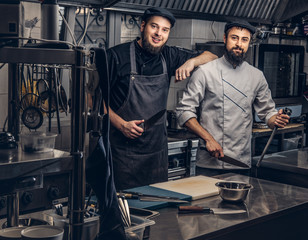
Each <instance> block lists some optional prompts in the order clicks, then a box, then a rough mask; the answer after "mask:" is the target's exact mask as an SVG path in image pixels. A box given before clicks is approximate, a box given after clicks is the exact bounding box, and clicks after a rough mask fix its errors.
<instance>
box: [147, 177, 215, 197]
mask: <svg viewBox="0 0 308 240" xmlns="http://www.w3.org/2000/svg"><path fill="white" fill-rule="evenodd" d="M219 181H221V180H219V179H217V178H211V177H206V176H194V177H188V178H181V179H178V180H174V181H168V182H162V183H155V184H151V185H150V186H152V187H156V188H161V189H165V190H169V191H173V192H177V193H182V194H186V195H189V196H191V197H192V200H196V199H200V198H205V197H210V196H215V195H218V194H219V193H218V188H217V187H216V186H215V183H217V182H219Z"/></svg>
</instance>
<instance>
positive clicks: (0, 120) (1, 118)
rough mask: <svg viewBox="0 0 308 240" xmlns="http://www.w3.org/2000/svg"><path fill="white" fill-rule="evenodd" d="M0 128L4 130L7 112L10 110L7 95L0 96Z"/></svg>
mask: <svg viewBox="0 0 308 240" xmlns="http://www.w3.org/2000/svg"><path fill="white" fill-rule="evenodd" d="M0 102H1V104H0V112H1V114H0V128H1V130H2V128H3V126H4V122H5V119H6V117H7V110H8V97H7V94H0Z"/></svg>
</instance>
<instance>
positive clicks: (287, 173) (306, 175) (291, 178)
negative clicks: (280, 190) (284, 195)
mask: <svg viewBox="0 0 308 240" xmlns="http://www.w3.org/2000/svg"><path fill="white" fill-rule="evenodd" d="M258 160H259V156H257V157H253V159H252V165H253V170H252V173H253V174H254V176H256V173H257V176H258V177H259V178H264V179H268V180H271V181H277V182H281V183H286V184H291V185H296V186H300V187H307V188H308V148H303V149H292V150H288V151H283V152H278V153H273V154H266V155H265V156H264V159H263V160H262V162H261V166H260V167H259V169H257V172H256V169H255V165H256V163H257V161H258Z"/></svg>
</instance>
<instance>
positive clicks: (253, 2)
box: [58, 0, 308, 24]
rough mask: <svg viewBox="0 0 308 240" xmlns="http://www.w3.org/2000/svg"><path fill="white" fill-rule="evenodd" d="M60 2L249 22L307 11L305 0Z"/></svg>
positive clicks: (62, 1) (266, 21)
mask: <svg viewBox="0 0 308 240" xmlns="http://www.w3.org/2000/svg"><path fill="white" fill-rule="evenodd" d="M58 2H59V4H60V5H81V6H89V7H100V8H109V9H111V10H115V11H122V12H127V13H136V14H142V13H143V11H144V10H145V9H147V8H149V7H152V6H155V7H162V8H166V9H168V10H169V11H170V12H172V13H173V14H174V15H175V17H180V18H191V19H204V20H210V21H223V22H225V21H228V20H232V19H234V18H244V19H246V20H247V21H249V22H252V23H260V24H275V23H278V22H284V21H286V20H288V19H290V18H292V17H296V16H298V15H303V14H305V13H307V14H308V1H307V0H58Z"/></svg>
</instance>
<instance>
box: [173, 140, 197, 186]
mask: <svg viewBox="0 0 308 240" xmlns="http://www.w3.org/2000/svg"><path fill="white" fill-rule="evenodd" d="M198 143H199V140H198V139H183V138H182V139H181V138H170V137H169V138H168V179H169V180H174V179H179V178H183V177H188V176H195V174H196V153H197V148H198Z"/></svg>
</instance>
